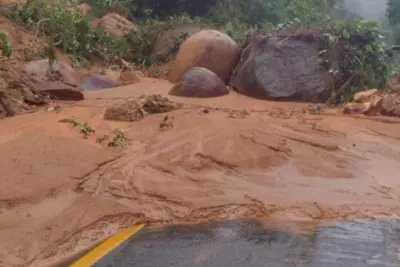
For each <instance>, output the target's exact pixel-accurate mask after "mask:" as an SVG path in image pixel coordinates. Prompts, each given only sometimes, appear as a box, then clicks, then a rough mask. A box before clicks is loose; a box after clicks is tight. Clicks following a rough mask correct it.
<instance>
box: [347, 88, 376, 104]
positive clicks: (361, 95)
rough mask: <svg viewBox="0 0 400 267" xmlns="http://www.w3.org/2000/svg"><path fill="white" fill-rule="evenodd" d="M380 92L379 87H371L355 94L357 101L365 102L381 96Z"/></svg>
mask: <svg viewBox="0 0 400 267" xmlns="http://www.w3.org/2000/svg"><path fill="white" fill-rule="evenodd" d="M379 95H380V92H379V90H378V89H370V90H367V91H362V92H358V93H356V94H355V95H354V98H353V99H354V101H355V102H357V103H365V102H369V101H372V100H373V99H374V98H375V97H377V96H379Z"/></svg>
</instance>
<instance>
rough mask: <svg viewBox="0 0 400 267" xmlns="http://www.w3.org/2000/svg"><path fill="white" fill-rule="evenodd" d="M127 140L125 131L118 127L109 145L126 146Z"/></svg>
mask: <svg viewBox="0 0 400 267" xmlns="http://www.w3.org/2000/svg"><path fill="white" fill-rule="evenodd" d="M125 141H126V136H125V132H124V131H122V130H121V129H116V130H115V133H114V136H113V138H112V139H111V140H110V141H109V142H108V147H124V146H125Z"/></svg>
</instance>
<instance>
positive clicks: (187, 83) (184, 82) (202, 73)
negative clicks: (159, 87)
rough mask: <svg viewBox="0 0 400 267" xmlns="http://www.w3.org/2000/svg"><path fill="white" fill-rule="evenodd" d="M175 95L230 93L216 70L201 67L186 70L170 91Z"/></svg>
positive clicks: (201, 95) (200, 96)
mask: <svg viewBox="0 0 400 267" xmlns="http://www.w3.org/2000/svg"><path fill="white" fill-rule="evenodd" d="M169 94H170V95H173V96H185V97H199V98H208V97H217V96H223V95H227V94H229V90H228V89H227V88H226V86H225V84H224V82H223V81H222V80H221V78H219V77H218V76H217V75H216V74H215V73H214V72H212V71H210V70H208V69H206V68H201V67H195V68H191V69H190V70H188V71H186V72H185V73H184V74H183V75H182V77H181V79H180V81H179V82H178V83H177V84H176V85H175V86H174V87H172V89H171V90H170V91H169Z"/></svg>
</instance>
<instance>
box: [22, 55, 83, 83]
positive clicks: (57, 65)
mask: <svg viewBox="0 0 400 267" xmlns="http://www.w3.org/2000/svg"><path fill="white" fill-rule="evenodd" d="M25 71H26V72H27V73H28V74H31V75H36V76H41V77H45V76H46V75H47V74H48V73H49V60H48V59H41V60H35V61H30V62H28V63H26V64H25ZM51 71H52V73H58V74H59V75H60V79H61V80H62V81H63V82H65V83H67V84H68V85H72V86H77V85H78V79H77V73H76V71H75V70H74V68H72V67H71V66H70V65H68V64H67V63H65V62H62V61H56V62H54V63H53V66H52V67H51Z"/></svg>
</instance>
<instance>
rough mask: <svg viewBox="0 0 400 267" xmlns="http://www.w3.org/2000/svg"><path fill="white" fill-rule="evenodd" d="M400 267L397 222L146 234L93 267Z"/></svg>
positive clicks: (193, 228)
mask: <svg viewBox="0 0 400 267" xmlns="http://www.w3.org/2000/svg"><path fill="white" fill-rule="evenodd" d="M128 266H130V267H131V266H135V267H170V266H174V267H247V266H249V267H364V266H368V267H392V266H393V267H395V266H396V267H399V266H400V222H399V221H344V222H339V223H337V224H336V225H332V226H323V227H319V228H318V229H317V230H316V231H314V232H313V233H312V234H309V235H302V234H294V233H290V232H284V231H282V230H277V229H265V228H264V227H263V225H262V224H261V223H259V222H256V221H250V220H241V221H229V222H220V223H207V224H199V225H185V226H179V225H178V226H170V227H167V228H164V229H161V230H149V229H146V230H142V231H141V232H140V233H138V234H136V235H135V236H134V237H133V238H131V240H129V241H128V242H126V244H125V246H124V247H123V248H121V249H120V250H119V251H115V252H113V253H112V254H110V255H109V256H108V257H106V258H104V259H103V260H101V261H100V262H98V263H97V264H96V265H95V267H128Z"/></svg>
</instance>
